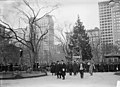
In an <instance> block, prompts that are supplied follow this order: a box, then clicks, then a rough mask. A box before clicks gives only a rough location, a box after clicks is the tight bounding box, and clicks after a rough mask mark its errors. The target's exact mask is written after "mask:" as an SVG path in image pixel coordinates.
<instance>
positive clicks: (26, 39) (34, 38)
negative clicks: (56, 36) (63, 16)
mask: <svg viewBox="0 0 120 87" xmlns="http://www.w3.org/2000/svg"><path fill="white" fill-rule="evenodd" d="M23 2H24V6H26V7H27V8H28V9H27V12H26V11H24V9H23V8H22V9H20V8H17V7H15V9H16V10H17V14H20V15H21V14H22V16H21V17H19V19H21V20H22V21H24V23H27V24H26V27H25V28H22V27H18V28H17V29H15V28H13V26H10V24H8V23H7V22H5V21H3V20H0V22H1V23H2V24H3V25H4V26H5V27H6V29H7V30H8V31H10V32H12V34H11V35H10V36H9V37H6V38H12V39H14V40H16V41H17V42H19V43H20V44H22V45H24V46H25V47H27V48H28V49H29V51H30V54H31V58H32V65H33V64H34V63H35V62H37V60H38V52H39V50H40V46H41V42H42V41H43V40H44V39H45V36H46V35H47V33H48V29H49V28H47V29H46V30H42V28H41V26H40V25H39V21H40V20H41V19H43V18H44V17H46V16H47V15H49V14H50V13H51V12H52V11H54V10H55V9H56V8H57V7H58V6H57V5H55V6H52V8H51V9H50V10H49V11H47V12H45V13H44V14H43V15H42V16H39V15H40V12H41V11H42V10H43V9H45V8H47V7H41V8H38V10H36V8H34V7H32V6H31V3H30V2H28V1H27V0H23ZM19 22H20V21H19ZM38 31H39V34H38Z"/></svg>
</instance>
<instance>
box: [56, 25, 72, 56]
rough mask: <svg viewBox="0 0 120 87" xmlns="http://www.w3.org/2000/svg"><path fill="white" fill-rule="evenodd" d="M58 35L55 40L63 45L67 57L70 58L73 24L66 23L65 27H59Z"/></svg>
mask: <svg viewBox="0 0 120 87" xmlns="http://www.w3.org/2000/svg"><path fill="white" fill-rule="evenodd" d="M56 30H57V31H56V32H57V34H55V35H54V36H55V39H56V40H57V42H58V43H59V44H61V47H62V51H63V53H64V54H65V57H68V56H69V52H70V49H69V47H68V44H69V39H70V35H71V34H72V32H71V24H69V23H64V26H63V27H60V26H57V29H56Z"/></svg>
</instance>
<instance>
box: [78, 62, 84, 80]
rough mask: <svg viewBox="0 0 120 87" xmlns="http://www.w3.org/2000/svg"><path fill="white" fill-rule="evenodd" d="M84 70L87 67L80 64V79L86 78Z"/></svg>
mask: <svg viewBox="0 0 120 87" xmlns="http://www.w3.org/2000/svg"><path fill="white" fill-rule="evenodd" d="M84 69H85V65H84V63H83V62H80V64H79V72H80V77H81V78H83V77H84Z"/></svg>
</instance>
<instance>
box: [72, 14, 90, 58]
mask: <svg viewBox="0 0 120 87" xmlns="http://www.w3.org/2000/svg"><path fill="white" fill-rule="evenodd" d="M70 43H71V44H73V55H74V56H82V60H88V59H91V58H92V52H91V46H90V43H89V37H88V36H87V33H86V30H85V28H84V26H83V24H82V22H81V21H80V19H79V16H78V19H77V22H76V23H75V26H74V27H73V35H72V36H71V39H70Z"/></svg>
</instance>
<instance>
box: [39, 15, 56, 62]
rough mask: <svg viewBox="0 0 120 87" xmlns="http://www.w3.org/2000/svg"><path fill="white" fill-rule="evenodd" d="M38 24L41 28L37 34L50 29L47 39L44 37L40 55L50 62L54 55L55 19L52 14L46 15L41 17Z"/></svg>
mask: <svg viewBox="0 0 120 87" xmlns="http://www.w3.org/2000/svg"><path fill="white" fill-rule="evenodd" d="M37 24H38V25H39V27H40V28H41V30H40V29H39V30H38V32H37V35H38V37H39V35H41V32H42V34H43V33H44V32H45V31H46V30H48V33H47V34H46V35H45V37H44V38H45V39H43V41H42V43H41V53H40V55H39V57H40V59H41V58H42V59H41V60H42V61H43V62H50V61H52V55H53V54H54V53H53V52H54V51H53V50H54V21H53V19H52V16H51V15H46V16H45V17H43V18H42V19H40V20H39V21H38V22H37Z"/></svg>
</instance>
